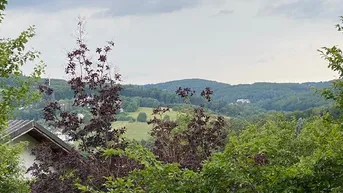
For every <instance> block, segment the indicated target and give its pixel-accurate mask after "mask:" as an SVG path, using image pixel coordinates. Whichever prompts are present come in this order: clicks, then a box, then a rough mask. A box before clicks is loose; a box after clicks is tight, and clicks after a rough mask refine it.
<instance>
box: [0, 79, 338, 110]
mask: <svg viewBox="0 0 343 193" xmlns="http://www.w3.org/2000/svg"><path fill="white" fill-rule="evenodd" d="M45 81H47V80H46V79H43V80H42V81H41V83H43V82H45ZM2 82H3V83H5V84H8V85H11V84H12V81H11V79H2ZM177 84H179V85H181V87H182V85H187V84H190V85H191V86H190V87H189V88H191V89H192V90H194V91H196V92H197V93H199V92H200V87H202V86H206V87H210V88H211V89H213V91H214V96H213V100H212V101H211V102H209V103H206V105H205V107H206V108H208V109H210V110H212V111H214V112H216V113H221V114H224V115H227V116H242V117H246V116H249V115H254V114H256V113H263V112H268V111H306V110H309V109H312V108H317V107H323V106H328V105H329V104H330V103H331V101H329V100H325V99H324V98H323V97H322V96H321V95H320V93H317V92H316V91H315V89H321V88H326V87H329V85H330V82H309V83H254V84H242V85H229V84H224V83H218V82H214V81H208V80H201V79H186V80H179V81H171V82H167V83H161V84H155V85H143V86H138V85H123V90H122V91H121V97H122V98H123V108H124V110H125V111H129V112H134V111H135V110H137V109H138V108H139V107H151V108H155V107H157V106H159V105H162V106H170V107H175V106H178V105H179V104H182V103H183V101H182V99H180V98H179V97H177V95H175V90H177V88H179V87H180V86H177ZM50 85H51V87H52V88H53V89H54V91H55V92H54V95H53V96H52V97H53V98H54V99H56V100H72V98H73V92H72V90H71V89H70V86H69V85H68V84H67V82H66V81H65V80H61V79H51V80H50ZM240 101H241V102H240ZM242 102H243V103H242ZM244 102H245V103H244ZM247 102H250V103H247ZM190 103H191V104H193V105H200V104H203V103H204V99H203V98H201V97H199V96H192V97H191V98H190ZM33 114H35V113H33Z"/></svg>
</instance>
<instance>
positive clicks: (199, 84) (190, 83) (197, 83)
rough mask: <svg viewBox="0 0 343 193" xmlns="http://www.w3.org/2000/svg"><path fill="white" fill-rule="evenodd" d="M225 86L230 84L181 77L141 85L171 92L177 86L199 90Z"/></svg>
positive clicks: (216, 88) (218, 88) (217, 88)
mask: <svg viewBox="0 0 343 193" xmlns="http://www.w3.org/2000/svg"><path fill="white" fill-rule="evenodd" d="M227 86H230V85H229V84H226V83H221V82H216V81H212V80H205V79H183V80H174V81H169V82H164V83H158V84H146V85H143V87H144V88H159V89H162V90H167V91H171V92H175V91H176V89H178V88H179V87H189V88H192V89H194V90H195V91H197V92H199V91H201V90H203V89H204V88H205V87H210V88H212V89H215V90H220V89H222V88H225V87H227Z"/></svg>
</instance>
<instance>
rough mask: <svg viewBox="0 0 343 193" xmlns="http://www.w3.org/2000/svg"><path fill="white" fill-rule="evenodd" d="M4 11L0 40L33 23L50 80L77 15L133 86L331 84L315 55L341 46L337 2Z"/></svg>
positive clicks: (98, 3)
mask: <svg viewBox="0 0 343 193" xmlns="http://www.w3.org/2000/svg"><path fill="white" fill-rule="evenodd" d="M6 14H7V15H6V17H5V20H4V22H3V24H1V26H0V33H1V36H5V37H15V36H16V35H18V34H19V33H20V32H21V31H22V30H24V29H25V28H27V27H28V26H29V25H35V26H36V28H37V30H36V32H37V35H36V37H35V38H34V40H33V41H32V42H31V44H30V45H32V46H33V47H34V48H35V49H37V50H39V51H40V52H41V53H42V59H43V60H44V61H45V63H46V64H47V69H46V71H47V75H46V76H50V77H53V78H65V75H64V65H65V59H66V51H68V50H71V49H72V48H73V46H74V45H75V41H74V38H73V36H72V34H73V33H74V32H75V29H76V23H77V18H78V17H79V16H82V17H85V18H86V21H87V24H86V30H87V34H88V37H87V38H88V39H87V40H88V42H89V44H90V45H91V46H92V48H95V47H97V46H102V45H103V44H104V43H105V42H106V41H107V40H113V41H114V42H115V43H116V47H115V50H114V52H112V57H111V62H112V63H113V65H115V67H116V68H117V69H119V71H120V72H121V73H122V74H123V76H124V77H125V81H126V83H134V84H145V83H157V82H165V81H169V80H176V79H184V78H204V79H210V80H216V81H220V82H226V83H230V84H239V83H253V82H307V81H324V80H330V79H333V78H335V74H334V73H332V72H331V71H330V70H328V69H327V63H326V62H325V61H324V60H323V59H322V58H321V57H320V54H319V53H318V52H317V49H318V48H320V47H322V46H332V45H343V34H340V33H339V32H337V31H336V29H335V28H334V25H335V24H336V23H338V22H339V16H340V15H343V6H342V3H341V0H10V1H9V5H8V8H7V11H6ZM30 68H31V67H30V66H26V67H25V70H27V71H28V70H29V69H30Z"/></svg>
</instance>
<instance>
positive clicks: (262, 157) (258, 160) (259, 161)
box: [254, 153, 269, 166]
mask: <svg viewBox="0 0 343 193" xmlns="http://www.w3.org/2000/svg"><path fill="white" fill-rule="evenodd" d="M254 162H255V164H256V165H259V166H264V165H267V164H268V163H269V160H268V158H267V155H266V154H265V153H259V154H256V155H255V156H254Z"/></svg>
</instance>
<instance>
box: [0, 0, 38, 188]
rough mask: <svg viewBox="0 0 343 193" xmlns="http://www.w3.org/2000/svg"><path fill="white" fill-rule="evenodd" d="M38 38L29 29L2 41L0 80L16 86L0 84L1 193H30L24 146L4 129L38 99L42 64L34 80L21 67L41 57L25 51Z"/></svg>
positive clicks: (0, 7) (0, 1)
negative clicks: (11, 141) (10, 142)
mask: <svg viewBox="0 0 343 193" xmlns="http://www.w3.org/2000/svg"><path fill="white" fill-rule="evenodd" d="M6 4H7V1H6V0H0V23H1V21H2V19H3V17H4V14H3V11H4V10H5V6H6ZM34 35H35V33H34V28H33V27H29V28H28V29H27V30H25V31H23V32H22V33H21V34H20V35H19V36H18V37H17V38H15V39H9V38H4V37H1V38H0V77H1V78H7V79H11V80H12V82H13V84H12V85H6V84H2V83H0V109H1V112H0V133H1V135H0V139H1V140H0V152H1V154H0V192H18V193H23V192H29V189H28V186H27V184H26V182H25V179H24V177H23V174H24V172H25V171H23V168H21V167H20V163H21V160H20V154H21V152H22V151H23V148H24V147H25V146H24V144H17V145H13V146H10V145H8V143H7V142H8V137H5V136H6V135H5V133H4V129H5V128H6V127H7V123H8V120H9V119H11V118H12V116H13V113H14V112H15V111H16V109H18V107H22V106H25V105H27V104H29V103H31V102H33V101H35V100H36V99H38V97H39V93H38V92H35V91H34V89H32V88H33V87H32V85H34V83H35V82H37V81H38V79H39V77H40V75H41V74H42V72H43V67H44V66H43V64H42V62H39V64H38V65H37V66H36V67H35V68H34V71H33V73H32V74H31V76H28V77H25V78H24V77H23V73H22V71H21V67H22V66H23V65H24V64H26V63H27V62H35V61H36V60H37V59H38V57H39V53H38V52H36V51H33V50H27V49H26V48H25V45H26V43H27V42H28V41H29V39H31V38H32V37H33V36H34Z"/></svg>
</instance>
